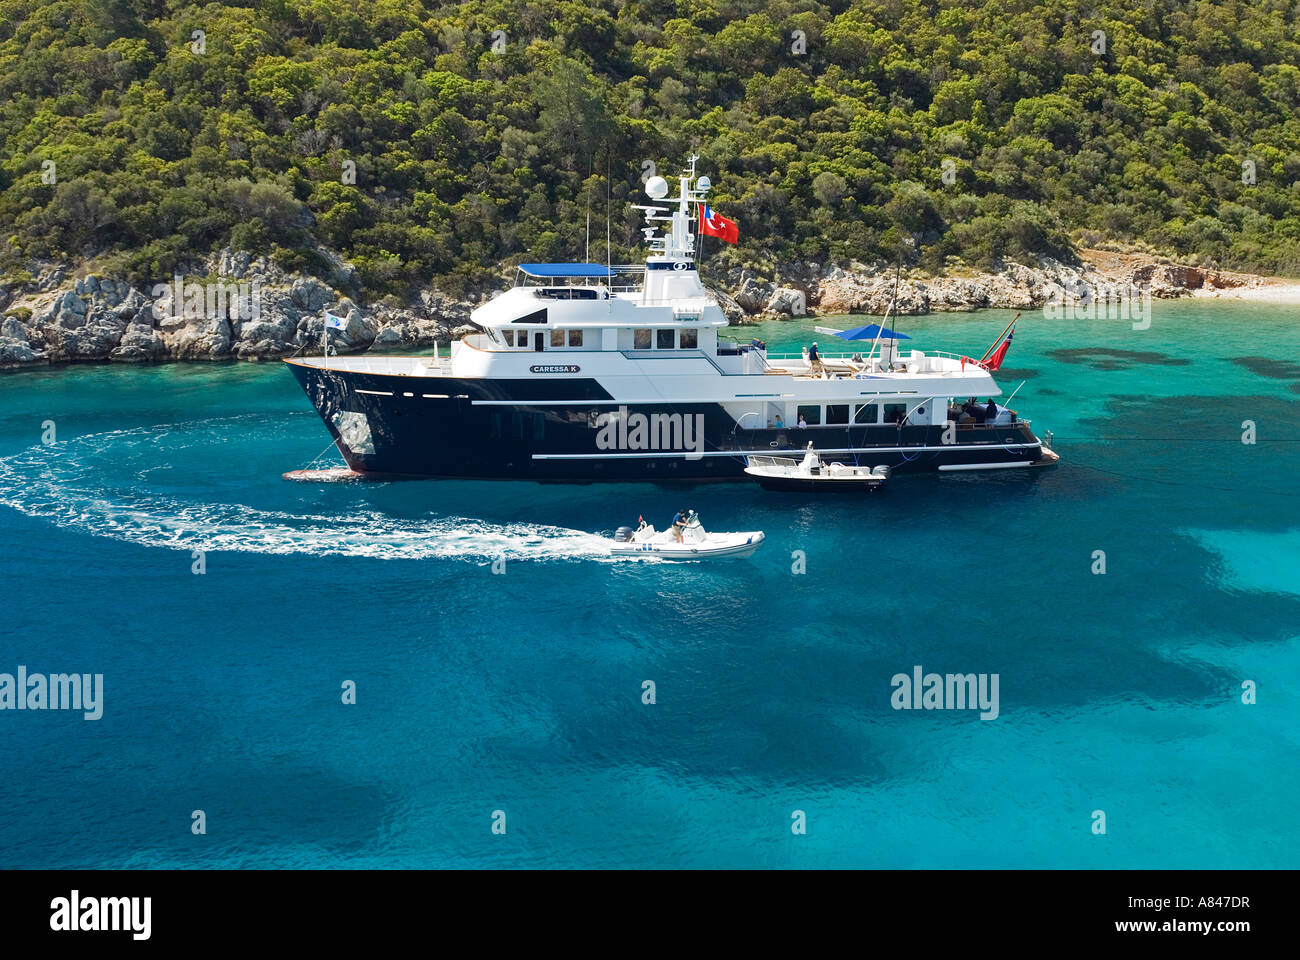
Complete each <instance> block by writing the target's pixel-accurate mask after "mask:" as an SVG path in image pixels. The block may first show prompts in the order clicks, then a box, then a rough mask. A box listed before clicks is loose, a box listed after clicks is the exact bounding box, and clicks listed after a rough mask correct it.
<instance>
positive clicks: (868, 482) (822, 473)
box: [745, 442, 889, 493]
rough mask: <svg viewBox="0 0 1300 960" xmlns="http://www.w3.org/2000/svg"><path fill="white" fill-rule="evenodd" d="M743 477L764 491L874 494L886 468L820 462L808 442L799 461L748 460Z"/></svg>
mask: <svg viewBox="0 0 1300 960" xmlns="http://www.w3.org/2000/svg"><path fill="white" fill-rule="evenodd" d="M745 473H746V474H748V475H749V476H751V477H753V478H754V479H755V480H757V481H758V484H759V486H761V487H762V488H763V489H764V490H781V491H790V492H794V491H808V490H829V491H833V492H844V493H848V492H851V491H861V490H876V489H878V488H879V487H883V486H884V485H885V481H887V480H888V479H889V467H888V466H886V465H884V464H881V465H880V466H876V467H857V466H850V465H848V464H844V463H830V464H826V463H823V462H822V458H821V457H820V456H819V455H818V453H817V451H816V450H814V449H813V445H812V443H811V442H810V443H809V444H808V449H807V450H806V451H805V452H804V455H803V459H802V460H795V459H794V458H793V457H749V458H748V459H747V461H746V465H745Z"/></svg>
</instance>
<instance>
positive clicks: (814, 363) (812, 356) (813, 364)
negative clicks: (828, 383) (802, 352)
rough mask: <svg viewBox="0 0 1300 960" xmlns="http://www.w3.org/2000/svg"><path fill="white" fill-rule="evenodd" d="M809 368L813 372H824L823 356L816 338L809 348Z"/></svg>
mask: <svg viewBox="0 0 1300 960" xmlns="http://www.w3.org/2000/svg"><path fill="white" fill-rule="evenodd" d="M808 369H809V370H811V371H812V372H813V373H821V372H822V357H821V354H820V353H818V352H817V341H816V340H814V341H813V344H812V346H811V347H809V348H808Z"/></svg>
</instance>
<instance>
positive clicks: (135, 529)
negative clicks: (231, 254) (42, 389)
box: [0, 421, 612, 563]
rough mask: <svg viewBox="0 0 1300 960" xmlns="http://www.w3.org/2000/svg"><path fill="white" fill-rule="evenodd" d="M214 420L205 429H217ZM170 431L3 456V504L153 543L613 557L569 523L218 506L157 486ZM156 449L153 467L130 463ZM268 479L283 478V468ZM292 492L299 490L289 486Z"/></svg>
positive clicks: (379, 555) (61, 523)
mask: <svg viewBox="0 0 1300 960" xmlns="http://www.w3.org/2000/svg"><path fill="white" fill-rule="evenodd" d="M212 425H213V421H206V422H205V423H204V427H205V429H207V430H210V429H211V427H212ZM174 429H175V425H173V426H171V427H167V428H136V429H132V430H116V431H112V432H108V433H100V434H92V435H89V436H84V437H78V438H76V439H71V440H64V441H60V442H59V443H57V444H53V445H50V446H43V447H32V448H30V449H28V450H24V451H23V452H21V453H19V454H16V455H14V456H11V457H8V458H3V459H0V505H3V506H6V507H9V508H11V509H13V510H16V511H18V512H19V513H21V514H24V515H26V516H28V517H33V518H37V519H41V520H45V521H48V522H50V523H52V524H54V525H55V526H58V527H63V528H68V529H72V530H77V531H80V532H83V533H87V534H91V535H93V536H100V537H109V538H113V539H117V540H122V541H125V542H128V543H133V544H137V545H140V546H146V547H161V548H164V549H173V550H202V551H241V552H248V553H265V554H306V555H311V556H348V557H370V558H376V559H385V560H388V559H406V560H420V559H428V558H443V559H461V560H466V561H473V562H479V563H491V562H493V561H494V560H497V559H506V560H558V559H612V558H611V557H610V551H609V541H608V540H606V539H605V538H604V537H601V536H598V535H596V534H593V533H587V532H584V531H580V530H572V529H567V528H564V527H554V526H545V525H534V524H526V523H504V524H502V523H492V522H488V521H484V520H476V519H473V518H468V517H459V516H433V517H428V518H394V517H391V516H389V515H387V514H385V513H383V512H381V511H379V510H375V509H373V508H371V507H368V506H353V505H341V506H340V508H339V510H340V512H338V513H331V514H329V515H326V514H321V513H298V512H292V511H287V510H267V509H259V508H256V507H252V506H249V505H246V504H240V503H213V502H207V501H202V500H200V499H199V498H198V497H195V498H187V497H185V496H182V495H176V494H173V493H168V492H161V491H159V490H158V489H157V488H156V487H155V489H154V490H150V489H147V488H146V486H145V484H146V483H149V482H150V480H151V479H153V478H152V476H151V475H153V474H155V473H156V472H158V471H160V470H166V467H165V465H163V466H160V465H159V464H158V461H157V453H158V451H157V446H156V445H157V443H158V441H159V440H160V439H161V437H160V434H163V435H165V433H164V431H171V430H174ZM145 449H151V450H152V455H151V456H148V457H147V459H148V460H149V461H150V463H148V464H144V463H139V462H132V461H133V460H138V459H146V458H143V457H140V456H139V454H140V452H141V451H142V450H145ZM267 482H268V483H275V484H280V482H281V481H280V480H279V477H278V475H276V476H275V478H274V479H273V480H268V481H267ZM285 488H286V489H300V488H297V487H296V486H295V485H285Z"/></svg>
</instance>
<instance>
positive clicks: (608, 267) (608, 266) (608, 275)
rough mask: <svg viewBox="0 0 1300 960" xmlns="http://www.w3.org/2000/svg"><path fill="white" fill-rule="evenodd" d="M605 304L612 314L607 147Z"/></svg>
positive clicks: (606, 153) (612, 291) (612, 272)
mask: <svg viewBox="0 0 1300 960" xmlns="http://www.w3.org/2000/svg"><path fill="white" fill-rule="evenodd" d="M605 304H606V306H607V307H608V308H609V311H608V312H609V313H613V312H614V265H613V254H612V253H610V243H609V146H608V144H607V145H606V146H605Z"/></svg>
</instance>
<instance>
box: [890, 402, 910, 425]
mask: <svg viewBox="0 0 1300 960" xmlns="http://www.w3.org/2000/svg"><path fill="white" fill-rule="evenodd" d="M906 415H907V404H905V403H887V404H885V423H898V422H899V421H900V420H902V419H903V417H904V416H906Z"/></svg>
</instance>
